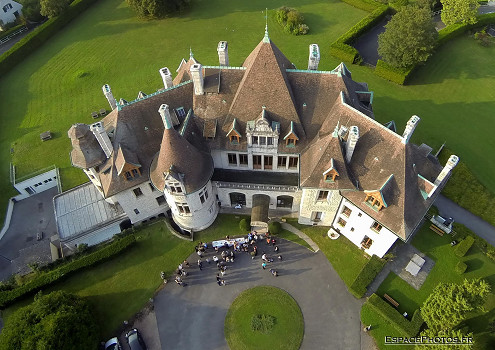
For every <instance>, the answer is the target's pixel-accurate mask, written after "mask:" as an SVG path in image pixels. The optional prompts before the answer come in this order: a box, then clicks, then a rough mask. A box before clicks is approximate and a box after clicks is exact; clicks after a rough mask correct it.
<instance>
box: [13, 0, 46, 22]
mask: <svg viewBox="0 0 495 350" xmlns="http://www.w3.org/2000/svg"><path fill="white" fill-rule="evenodd" d="M19 3H20V4H21V5H22V15H23V16H24V17H25V18H26V19H27V20H28V21H33V22H38V21H41V20H42V19H43V16H42V15H41V13H40V11H41V5H40V0H19Z"/></svg>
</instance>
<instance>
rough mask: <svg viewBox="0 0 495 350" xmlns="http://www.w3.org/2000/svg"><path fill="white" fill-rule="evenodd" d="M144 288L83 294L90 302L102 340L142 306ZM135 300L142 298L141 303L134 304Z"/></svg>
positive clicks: (144, 299) (110, 335)
mask: <svg viewBox="0 0 495 350" xmlns="http://www.w3.org/2000/svg"><path fill="white" fill-rule="evenodd" d="M146 293H147V290H146V289H135V290H132V291H126V292H119V293H105V291H102V293H101V294H96V295H90V296H85V297H84V298H85V299H86V300H88V301H89V302H90V303H91V306H92V311H93V314H94V315H95V318H96V321H97V322H98V324H99V327H98V330H99V333H100V339H101V340H102V341H106V340H108V339H107V338H110V337H112V335H113V334H117V329H119V327H121V326H122V325H123V322H124V321H126V320H128V319H129V318H130V317H132V316H133V315H134V314H136V313H137V312H138V311H139V310H140V309H141V307H143V306H144V304H145V302H146V301H147V300H148V298H143V294H146ZM137 300H143V303H142V305H140V304H139V305H136V304H134V303H135V302H136V301H137Z"/></svg>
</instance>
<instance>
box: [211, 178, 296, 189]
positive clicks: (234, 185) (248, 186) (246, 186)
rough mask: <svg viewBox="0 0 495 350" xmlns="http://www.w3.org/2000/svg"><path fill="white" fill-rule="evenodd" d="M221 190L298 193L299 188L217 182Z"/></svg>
mask: <svg viewBox="0 0 495 350" xmlns="http://www.w3.org/2000/svg"><path fill="white" fill-rule="evenodd" d="M216 184H217V187H219V188H235V189H241V190H257V191H280V192H296V191H297V190H298V187H297V186H284V185H258V184H245V183H236V182H221V181H217V182H216Z"/></svg>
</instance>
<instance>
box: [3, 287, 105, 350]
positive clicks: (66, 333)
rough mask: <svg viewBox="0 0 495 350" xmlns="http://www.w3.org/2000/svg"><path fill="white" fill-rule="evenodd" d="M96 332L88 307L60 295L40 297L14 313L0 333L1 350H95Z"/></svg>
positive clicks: (83, 301)
mask: <svg viewBox="0 0 495 350" xmlns="http://www.w3.org/2000/svg"><path fill="white" fill-rule="evenodd" d="M97 345H98V332H97V327H96V325H95V321H94V318H93V315H92V314H91V311H90V306H89V304H88V303H87V302H86V301H85V300H83V299H81V298H79V297H77V296H75V295H72V294H69V293H66V292H63V291H57V292H53V293H50V294H48V295H45V296H43V295H42V294H41V293H39V294H38V295H36V297H35V299H34V302H33V303H32V304H31V305H29V306H26V307H24V308H21V309H19V310H17V311H16V312H15V313H13V314H12V316H11V317H10V318H9V319H8V321H7V323H6V325H5V327H4V329H3V330H2V333H0V348H1V349H4V350H28V349H80V350H90V349H96V348H97Z"/></svg>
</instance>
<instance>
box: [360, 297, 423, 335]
mask: <svg viewBox="0 0 495 350" xmlns="http://www.w3.org/2000/svg"><path fill="white" fill-rule="evenodd" d="M366 304H368V305H369V306H370V308H371V309H372V310H373V311H375V312H376V313H377V314H378V315H380V316H381V317H383V318H384V319H385V321H387V322H389V323H390V324H391V325H392V326H393V327H394V328H395V329H396V330H397V331H398V332H399V334H400V335H401V336H404V335H407V336H408V337H415V336H416V335H417V334H418V333H419V330H420V328H421V326H422V325H423V322H424V320H423V317H422V316H421V311H420V310H419V309H418V310H416V311H414V314H413V316H412V318H411V321H409V320H407V319H406V318H405V317H404V316H402V314H401V313H400V312H399V311H397V309H395V308H394V307H392V306H391V305H390V304H389V303H387V302H386V301H385V300H383V299H382V298H380V297H379V296H378V295H376V294H372V295H371V296H370V297H369V298H368V301H367V302H366Z"/></svg>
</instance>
